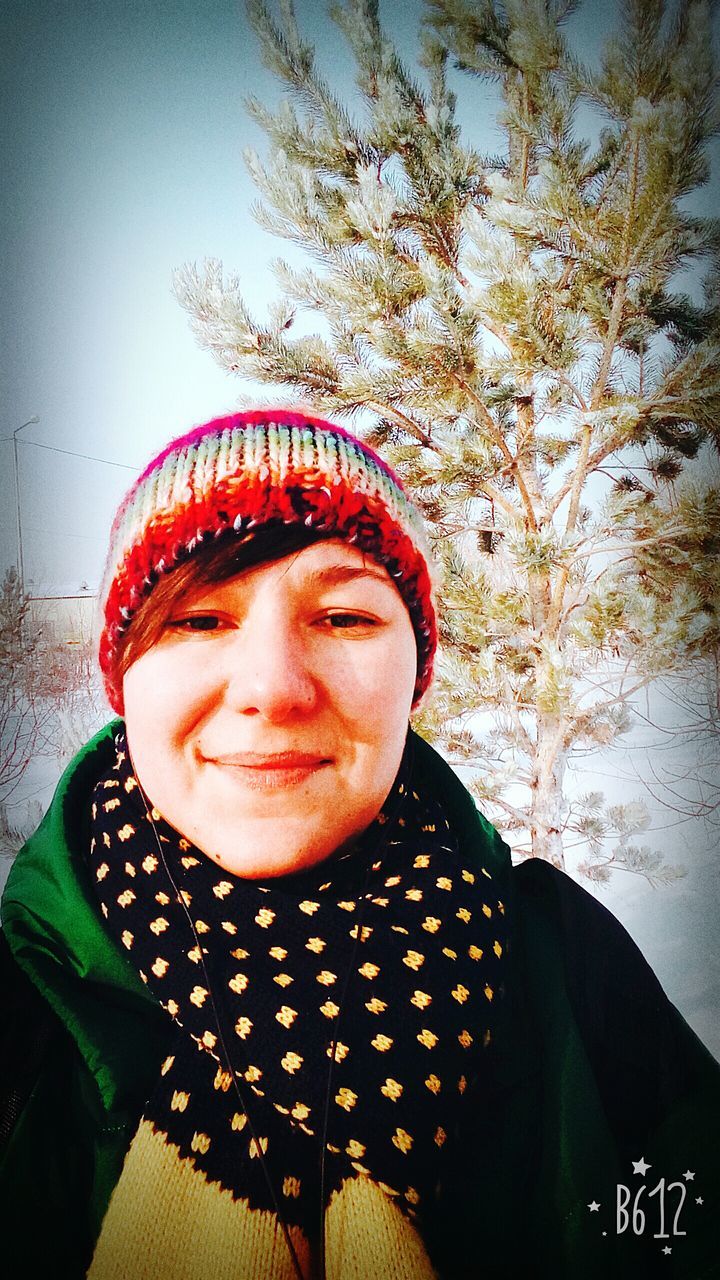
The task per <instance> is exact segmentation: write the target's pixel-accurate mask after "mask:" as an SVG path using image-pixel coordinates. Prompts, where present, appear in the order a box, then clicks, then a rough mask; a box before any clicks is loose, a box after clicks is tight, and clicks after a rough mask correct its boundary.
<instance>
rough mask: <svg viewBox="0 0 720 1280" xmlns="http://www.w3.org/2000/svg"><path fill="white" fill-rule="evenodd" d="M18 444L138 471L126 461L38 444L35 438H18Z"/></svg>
mask: <svg viewBox="0 0 720 1280" xmlns="http://www.w3.org/2000/svg"><path fill="white" fill-rule="evenodd" d="M18 444H20V445H22V446H23V447H25V446H26V445H27V446H29V448H31V449H47V450H48V451H49V452H50V453H64V454H65V456H66V457H67V458H84V459H85V460H86V461H87V462H102V463H104V464H105V466H106V467H120V468H121V469H122V470H123V471H139V470H140V468H139V467H131V466H129V464H128V463H127V462H113V461H112V460H111V459H110V458H96V457H94V456H93V454H91V453H73V451H72V450H71V449H58V448H57V447H56V445H53V444H39V442H38V441H37V440H18Z"/></svg>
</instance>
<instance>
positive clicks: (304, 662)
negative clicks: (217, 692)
mask: <svg viewBox="0 0 720 1280" xmlns="http://www.w3.org/2000/svg"><path fill="white" fill-rule="evenodd" d="M226 659H227V663H228V666H227V683H226V695H225V696H226V701H227V703H228V705H229V706H230V707H231V708H232V710H233V711H235V712H236V713H239V714H242V715H246V716H263V717H264V718H265V719H266V720H268V721H271V722H273V723H277V724H279V723H281V722H282V721H284V720H287V719H288V718H291V717H293V716H295V715H307V714H308V712H310V711H312V710H313V709H314V707H315V705H316V703H317V698H318V684H317V680H316V678H315V675H314V673H313V671H312V669H311V663H310V660H309V655H308V652H307V650H306V647H305V646H304V645H303V643H302V637H301V636H300V635H299V634H298V631H297V628H296V627H295V626H293V624H292V621H291V620H290V619H287V618H285V617H284V616H283V615H282V611H281V610H272V611H271V612H270V616H269V617H250V618H248V619H246V620H245V622H244V624H243V626H242V627H240V628H239V629H238V631H236V632H235V633H234V635H233V637H232V644H231V645H230V646H229V647H228V653H227V655H226Z"/></svg>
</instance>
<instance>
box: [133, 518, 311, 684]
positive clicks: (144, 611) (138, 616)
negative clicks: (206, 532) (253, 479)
mask: <svg viewBox="0 0 720 1280" xmlns="http://www.w3.org/2000/svg"><path fill="white" fill-rule="evenodd" d="M326 537H327V535H324V534H322V533H320V532H318V530H317V529H309V528H307V527H306V526H305V525H302V524H283V523H282V522H280V521H268V522H267V523H266V524H264V525H261V526H260V528H258V529H257V530H253V532H252V533H250V534H246V535H245V536H244V537H241V538H239V537H237V536H233V535H232V534H226V535H225V536H224V537H221V538H213V539H212V541H211V542H210V543H208V544H207V545H206V546H200V547H198V548H197V549H196V550H195V551H193V552H192V553H191V554H190V555H189V556H187V557H186V559H184V560H182V561H181V562H180V563H179V564H178V565H176V566H175V568H173V569H172V570H171V571H170V572H169V573H165V574H162V575H161V576H159V577H157V578H156V581H155V582H154V583H153V582H151V583H150V584H149V585H148V588H147V590H148V595H147V596H146V598H145V600H144V601H143V602H142V604H141V605H140V606H139V608H138V610H137V613H135V614H134V615H133V617H132V618H131V620H130V622H129V624H128V628H127V631H126V632H125V635H124V636H123V638H122V640H121V642H120V647H119V650H118V660H117V670H118V676H119V679H120V682H122V680H123V679H124V677H125V674H126V672H127V671H128V669H129V668H130V667H131V666H132V664H133V662H136V661H137V659H138V658H141V657H142V655H143V654H144V653H147V651H148V649H151V648H152V646H153V645H154V644H155V643H156V642H157V641H158V640H159V639H160V634H161V632H162V628H163V626H164V624H165V622H166V621H167V619H168V617H169V616H170V614H171V613H172V612H173V610H174V609H175V607H176V605H177V604H178V601H180V600H182V598H183V596H184V595H185V594H186V593H187V592H188V591H196V590H197V589H198V588H199V587H208V586H211V585H213V584H214V583H219V582H227V580H228V579H229V578H234V577H236V576H237V575H238V574H241V573H244V572H245V570H247V569H253V568H255V567H256V566H257V565H259V564H264V563H268V564H269V563H271V562H272V561H273V560H282V559H283V557H284V556H289V555H292V554H293V552H297V551H303V550H304V549H305V547H309V546H311V545H312V544H313V543H314V542H321V541H323V540H324V539H325V538H326Z"/></svg>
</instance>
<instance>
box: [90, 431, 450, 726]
mask: <svg viewBox="0 0 720 1280" xmlns="http://www.w3.org/2000/svg"><path fill="white" fill-rule="evenodd" d="M269 521H273V522H276V523H279V524H284V525H293V524H296V525H303V526H306V527H308V528H311V529H315V530H317V531H318V533H320V534H322V535H324V536H325V537H328V536H329V537H334V538H342V539H343V540H344V541H346V542H349V543H352V544H353V545H354V546H357V547H358V548H359V549H360V550H361V551H365V552H367V554H368V555H370V556H372V557H373V559H374V560H376V561H378V562H379V563H380V564H382V565H384V566H385V568H386V569H387V571H388V573H389V574H390V576H391V578H392V579H393V582H394V583H395V585H396V587H397V589H398V591H399V592H400V595H401V596H402V598H403V601H404V603H405V605H406V607H407V610H408V613H409V614H410V619H411V621H412V625H413V629H414V632H415V640H416V644H417V652H418V662H417V680H416V684H415V693H414V698H413V705H414V704H415V703H417V702H418V701H419V699H420V698H421V697H422V695H423V693H424V692H425V690H426V689H427V687H428V685H429V683H430V680H431V677H432V666H433V658H434V654H435V647H436V644H437V628H436V619H435V608H434V603H433V588H432V580H431V570H430V565H431V560H430V553H429V549H428V545H427V541H426V537H425V532H424V529H423V524H422V518H421V516H420V513H419V511H418V510H417V508H416V507H414V506H413V504H412V503H411V502H410V500H409V498H408V496H407V494H406V493H405V491H404V489H403V487H402V485H401V483H400V480H399V479H398V477H397V476H396V475H395V473H394V472H393V471H392V470H391V469H390V467H388V465H387V463H385V462H383V461H382V459H381V458H379V457H378V455H377V454H376V453H375V452H374V451H373V450H372V449H370V448H369V447H368V445H366V444H363V442H362V441H361V440H359V439H358V438H357V437H356V436H354V435H351V434H350V432H348V431H344V430H343V429H342V428H340V427H336V426H333V425H332V424H331V423H329V422H323V421H321V420H320V419H318V418H309V417H307V416H305V415H304V414H300V413H292V412H288V411H286V410H274V409H262V410H255V411H253V412H251V413H237V414H233V415H231V416H229V417H225V418H216V419H214V420H213V421H212V422H207V423H205V424H204V425H203V426H199V427H195V428H194V429H193V430H192V431H189V432H188V433H187V434H186V435H183V436H179V437H178V439H176V440H173V441H171V442H170V444H169V445H167V447H166V448H165V449H163V450H162V452H161V453H159V454H158V455H157V457H155V458H153V460H152V462H150V463H149V464H148V466H147V467H146V468H145V470H144V471H143V472H142V474H141V476H140V477H139V479H138V480H136V482H135V483H134V484H133V486H132V488H131V489H130V491H129V492H128V494H127V495H126V497H125V499H124V501H123V502H122V504H121V506H120V509H119V510H118V513H117V515H116V517H115V520H114V522H113V526H112V530H111V533H110V548H109V553H108V559H107V564H106V568H105V575H104V580H103V584H102V586H101V589H100V601H99V602H100V607H101V617H102V632H101V636H100V666H101V669H102V672H103V676H104V680H105V688H106V691H107V695H108V698H109V700H110V705H111V706H112V707H113V709H114V710H115V711H117V712H119V713H121V712H122V680H121V677H120V674H119V671H118V658H119V656H120V652H121V648H122V640H123V637H124V635H125V633H126V632H127V630H128V628H129V627H130V626H131V625H132V619H133V617H134V616H135V614H136V613H137V611H138V609H139V607H140V605H141V604H142V603H143V602H144V601H145V599H146V598H147V597H148V596H149V595H150V593H151V591H152V589H153V587H154V585H155V584H156V583H157V581H158V579H159V577H160V576H161V575H163V574H167V573H170V572H171V571H172V570H173V569H174V568H175V567H176V566H177V565H179V564H180V563H182V562H183V561H185V560H187V559H188V557H189V556H191V555H192V554H193V552H195V551H196V550H197V549H198V548H199V547H200V546H202V545H206V544H208V543H210V542H212V540H213V539H216V538H218V537H220V536H221V535H227V536H232V535H233V534H234V535H235V536H239V537H242V538H244V537H248V536H252V531H253V530H254V529H257V528H258V527H259V526H261V525H263V524H266V523H267V522H269Z"/></svg>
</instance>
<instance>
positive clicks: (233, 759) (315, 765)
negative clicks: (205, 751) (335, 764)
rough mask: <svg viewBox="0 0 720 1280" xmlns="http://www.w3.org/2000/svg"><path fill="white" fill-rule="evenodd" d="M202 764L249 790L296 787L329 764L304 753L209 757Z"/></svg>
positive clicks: (239, 754)
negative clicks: (216, 769)
mask: <svg viewBox="0 0 720 1280" xmlns="http://www.w3.org/2000/svg"><path fill="white" fill-rule="evenodd" d="M205 762H206V763H207V764H211V765H215V766H216V767H217V768H219V769H222V770H223V771H225V772H227V773H228V774H230V775H232V776H233V777H235V778H237V779H238V780H239V781H241V782H242V783H244V784H245V785H246V786H247V787H248V788H249V789H250V790H252V791H269V790H273V789H276V788H282V787H293V786H297V785H298V784H300V783H302V782H306V781H307V780H308V779H309V778H311V777H312V776H313V775H314V774H316V773H318V772H320V770H322V769H324V768H326V767H327V766H328V765H329V764H331V763H332V761H331V759H330V757H329V756H321V755H316V754H315V753H309V752H305V751H278V752H271V753H262V752H255V751H242V752H237V753H235V752H234V753H232V754H229V755H218V756H208V757H205Z"/></svg>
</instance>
